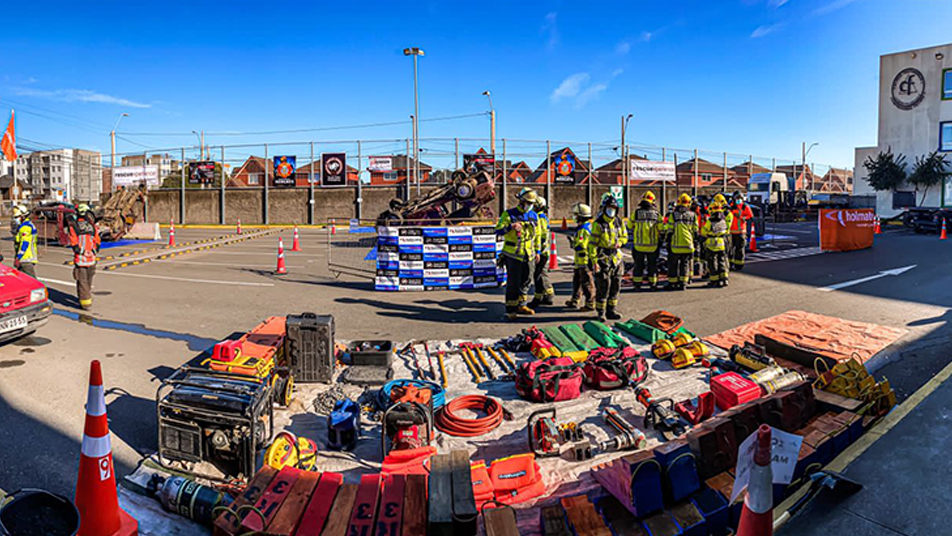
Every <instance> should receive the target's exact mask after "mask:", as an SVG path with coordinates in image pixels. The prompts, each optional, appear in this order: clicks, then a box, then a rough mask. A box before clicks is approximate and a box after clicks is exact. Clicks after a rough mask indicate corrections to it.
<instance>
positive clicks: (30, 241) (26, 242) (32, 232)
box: [13, 220, 37, 263]
mask: <svg viewBox="0 0 952 536" xmlns="http://www.w3.org/2000/svg"><path fill="white" fill-rule="evenodd" d="M13 242H14V246H15V247H16V259H17V260H18V261H20V262H21V263H24V262H32V263H36V261H37V254H36V226H35V225H33V222H31V221H30V220H26V221H24V222H23V223H21V224H20V226H19V227H17V232H16V234H15V235H14V237H13Z"/></svg>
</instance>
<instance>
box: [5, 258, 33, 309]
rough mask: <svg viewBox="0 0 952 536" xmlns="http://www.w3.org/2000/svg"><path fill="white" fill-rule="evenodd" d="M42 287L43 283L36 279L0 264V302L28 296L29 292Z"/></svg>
mask: <svg viewBox="0 0 952 536" xmlns="http://www.w3.org/2000/svg"><path fill="white" fill-rule="evenodd" d="M42 287H43V283H40V282H39V281H37V280H36V279H33V278H32V277H30V276H28V275H26V274H24V273H23V272H21V271H19V270H16V269H14V268H12V267H10V266H7V265H6V264H0V301H7V300H9V299H12V298H18V297H21V296H23V295H27V296H29V294H30V291H31V290H33V289H38V288H42Z"/></svg>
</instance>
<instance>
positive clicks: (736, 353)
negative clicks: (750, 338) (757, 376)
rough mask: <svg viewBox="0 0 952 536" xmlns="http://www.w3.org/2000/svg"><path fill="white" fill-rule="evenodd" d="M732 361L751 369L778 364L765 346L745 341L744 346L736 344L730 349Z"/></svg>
mask: <svg viewBox="0 0 952 536" xmlns="http://www.w3.org/2000/svg"><path fill="white" fill-rule="evenodd" d="M729 354H730V358H731V361H733V362H735V363H737V364H738V365H742V366H744V367H746V368H748V369H750V370H753V371H758V370H761V369H765V368H767V367H775V366H777V362H776V361H774V359H773V358H772V357H770V356H768V355H767V352H766V351H765V350H764V347H763V346H760V345H758V344H752V343H750V342H745V343H744V346H740V345H737V344H735V345H734V346H731V349H730V353H729Z"/></svg>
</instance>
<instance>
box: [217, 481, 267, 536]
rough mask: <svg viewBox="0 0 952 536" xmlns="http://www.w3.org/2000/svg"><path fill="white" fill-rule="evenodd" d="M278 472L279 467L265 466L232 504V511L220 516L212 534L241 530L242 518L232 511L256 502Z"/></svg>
mask: <svg viewBox="0 0 952 536" xmlns="http://www.w3.org/2000/svg"><path fill="white" fill-rule="evenodd" d="M277 474H278V471H277V469H274V468H272V467H268V466H264V467H263V468H262V469H261V470H260V471H258V473H257V474H256V475H255V476H254V478H252V479H251V482H249V483H248V487H246V488H245V490H244V491H243V492H241V495H239V496H238V497H237V498H236V499H235V501H234V502H233V503H232V504H231V512H225V513H223V514H221V515H220V516H218V519H216V520H215V523H214V525H212V536H235V535H236V534H238V532H239V528H238V526H239V524H240V523H241V520H240V518H239V517H238V516H236V515H235V514H234V513H232V512H237V511H238V510H239V509H240V508H241V507H243V506H247V505H249V504H254V503H255V502H256V501H257V500H258V499H259V498H260V497H261V495H262V494H263V493H264V490H265V489H266V488H267V487H268V485H269V484H270V483H271V480H273V479H274V476H275V475H277Z"/></svg>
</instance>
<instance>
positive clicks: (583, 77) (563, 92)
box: [549, 73, 591, 103]
mask: <svg viewBox="0 0 952 536" xmlns="http://www.w3.org/2000/svg"><path fill="white" fill-rule="evenodd" d="M589 79H591V77H590V76H589V75H588V73H575V74H573V75H572V76H569V77H568V78H566V79H565V80H562V83H561V84H559V87H557V88H555V91H553V92H552V94H551V95H549V100H550V101H552V102H553V103H556V102H559V101H561V100H563V99H570V98H572V97H575V96H577V95H578V94H579V93H580V92H581V91H582V87H583V86H584V85H586V84H588V81H589Z"/></svg>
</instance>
